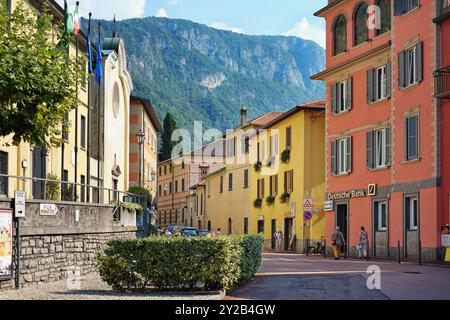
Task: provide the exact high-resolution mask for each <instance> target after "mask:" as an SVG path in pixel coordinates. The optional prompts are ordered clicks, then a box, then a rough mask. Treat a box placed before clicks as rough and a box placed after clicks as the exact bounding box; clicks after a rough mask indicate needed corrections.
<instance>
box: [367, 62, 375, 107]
mask: <svg viewBox="0 0 450 320" xmlns="http://www.w3.org/2000/svg"><path fill="white" fill-rule="evenodd" d="M374 74H375V71H374V69H370V70H367V103H372V102H373V101H374V100H375V99H374V90H373V89H374Z"/></svg>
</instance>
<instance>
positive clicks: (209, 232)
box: [198, 229, 215, 238]
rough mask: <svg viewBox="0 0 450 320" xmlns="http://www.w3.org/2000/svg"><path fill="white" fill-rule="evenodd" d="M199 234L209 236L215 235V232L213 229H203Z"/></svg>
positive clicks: (204, 236) (203, 236)
mask: <svg viewBox="0 0 450 320" xmlns="http://www.w3.org/2000/svg"><path fill="white" fill-rule="evenodd" d="M198 236H199V237H202V238H208V237H213V236H215V233H214V232H213V231H211V230H206V229H202V230H199V231H198Z"/></svg>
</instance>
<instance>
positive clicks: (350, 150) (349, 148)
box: [345, 137, 353, 173]
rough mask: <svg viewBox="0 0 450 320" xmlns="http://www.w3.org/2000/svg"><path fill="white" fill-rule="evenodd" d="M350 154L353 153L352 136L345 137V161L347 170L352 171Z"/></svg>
mask: <svg viewBox="0 0 450 320" xmlns="http://www.w3.org/2000/svg"><path fill="white" fill-rule="evenodd" d="M352 154H353V138H352V137H350V138H347V154H346V155H345V156H346V157H345V161H346V163H347V172H349V173H350V172H352Z"/></svg>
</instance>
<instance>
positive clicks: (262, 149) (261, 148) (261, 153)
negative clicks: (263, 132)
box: [258, 141, 266, 162]
mask: <svg viewBox="0 0 450 320" xmlns="http://www.w3.org/2000/svg"><path fill="white" fill-rule="evenodd" d="M265 158H266V142H265V141H261V142H259V143H258V161H260V162H262V161H264V160H265Z"/></svg>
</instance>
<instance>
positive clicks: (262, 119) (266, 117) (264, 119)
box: [249, 112, 284, 126]
mask: <svg viewBox="0 0 450 320" xmlns="http://www.w3.org/2000/svg"><path fill="white" fill-rule="evenodd" d="M283 114H284V112H268V113H265V114H263V115H262V116H259V117H258V118H256V119H253V120H251V121H250V122H249V124H253V125H256V126H265V125H267V124H268V123H269V122H271V121H273V120H274V119H276V118H278V117H279V116H281V115H283Z"/></svg>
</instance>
